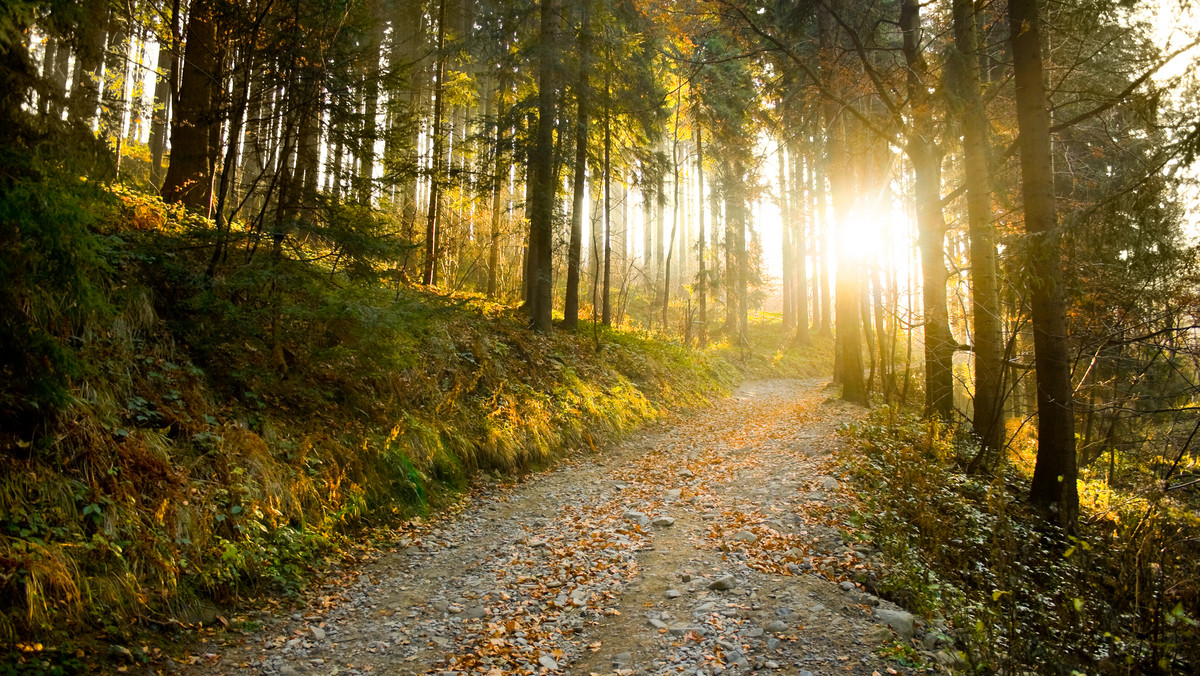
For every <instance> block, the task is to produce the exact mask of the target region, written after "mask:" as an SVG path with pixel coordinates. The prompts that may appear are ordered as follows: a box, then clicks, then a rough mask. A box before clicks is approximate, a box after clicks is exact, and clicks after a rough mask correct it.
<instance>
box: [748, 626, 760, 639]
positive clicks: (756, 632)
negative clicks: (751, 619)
mask: <svg viewBox="0 0 1200 676" xmlns="http://www.w3.org/2000/svg"><path fill="white" fill-rule="evenodd" d="M762 635H763V630H762V629H759V628H758V627H753V628H751V629H750V630H748V631H747V632H746V636H748V637H750V638H758V637H759V636H762Z"/></svg>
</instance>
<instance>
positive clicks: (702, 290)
mask: <svg viewBox="0 0 1200 676" xmlns="http://www.w3.org/2000/svg"><path fill="white" fill-rule="evenodd" d="M703 135H704V130H703V129H702V128H701V127H700V120H699V119H697V120H696V184H697V190H696V201H697V205H696V206H697V208H696V217H697V220H698V223H697V225H698V230H699V236H698V237H697V238H696V266H697V267H698V268H699V272H698V273H697V274H696V290H697V291H698V292H699V294H700V298H699V302H700V335H699V336H698V341H699V343H700V347H701V348H703V347H705V346H706V345H707V344H708V271H707V270H706V269H705V262H704V140H703Z"/></svg>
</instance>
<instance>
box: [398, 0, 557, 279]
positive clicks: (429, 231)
mask: <svg viewBox="0 0 1200 676" xmlns="http://www.w3.org/2000/svg"><path fill="white" fill-rule="evenodd" d="M445 50H446V0H441V2H439V3H438V32H437V55H436V57H435V58H436V59H437V63H436V64H434V67H433V70H434V77H435V78H436V81H435V83H434V89H433V127H432V128H431V129H430V133H431V135H432V136H433V152H432V153H431V154H430V158H429V160H430V168H429V211H428V216H427V217H426V219H425V269H424V272H423V273H422V275H421V280H422V282H424V283H425V284H428V285H430V286H433V285H436V284H437V273H438V258H439V256H440V252H439V251H438V240H439V239H440V235H441V233H439V232H438V230H439V229H440V228H441V225H442V224H441V197H442V194H441V182H442V177H441V172H442V153H443V150H442V147H443V145H444V143H445V131H444V130H443V129H442V91H443V90H444V89H445V87H444V86H443V80H444V79H445V77H446V51H445ZM547 152H549V149H547ZM547 161H549V158H547Z"/></svg>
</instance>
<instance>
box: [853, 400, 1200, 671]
mask: <svg viewBox="0 0 1200 676" xmlns="http://www.w3.org/2000/svg"><path fill="white" fill-rule="evenodd" d="M847 434H848V435H850V436H851V437H852V439H853V440H854V441H855V443H854V444H851V445H849V447H848V448H847V449H846V450H844V451H843V454H842V461H843V462H845V463H846V464H847V466H848V467H849V468H850V470H851V473H852V476H853V477H854V478H853V480H854V483H855V484H856V486H857V488H858V491H857V493H858V495H859V496H860V498H861V500H862V513H861V515H860V517H861V518H862V520H863V521H864V522H865V525H866V526H867V527H868V528H869V529H870V531H871V533H872V536H873V537H874V538H875V540H876V541H877V544H878V545H879V546H880V548H881V550H882V551H883V553H884V555H885V557H886V558H887V560H888V562H889V567H888V569H887V570H886V571H885V575H884V576H883V578H882V579H881V581H880V583H879V584H880V589H879V590H878V591H879V592H880V593H881V594H882V595H884V596H885V597H888V598H891V599H893V600H895V601H896V602H897V603H899V604H900V605H902V606H905V607H907V608H909V609H910V610H912V611H914V612H917V613H920V614H922V615H924V616H926V617H929V618H936V619H941V618H945V619H948V620H950V622H951V624H952V625H953V626H954V628H955V632H956V634H957V639H958V644H959V645H960V646H962V647H963V648H964V650H965V653H966V655H965V656H966V657H967V658H968V659H969V661H970V662H971V664H972V665H973V668H974V669H975V670H977V671H979V672H983V673H989V672H996V671H999V672H1003V673H1019V672H1025V671H1030V670H1032V671H1034V672H1036V673H1064V674H1069V673H1187V672H1193V673H1194V670H1195V669H1196V668H1197V666H1200V631H1198V628H1197V627H1198V625H1197V623H1196V621H1195V619H1194V618H1196V617H1197V616H1198V614H1197V613H1198V610H1200V605H1198V604H1200V595H1198V590H1197V586H1196V580H1197V579H1200V543H1197V541H1196V538H1195V535H1194V534H1195V532H1196V527H1197V525H1198V524H1197V521H1198V519H1197V513H1196V512H1195V511H1194V508H1195V506H1194V505H1193V506H1190V507H1185V506H1184V505H1181V504H1180V503H1178V502H1176V501H1175V500H1173V499H1171V498H1170V497H1168V496H1167V495H1165V494H1163V493H1162V491H1160V490H1159V491H1156V490H1149V491H1147V490H1142V491H1138V492H1134V491H1121V490H1117V489H1112V488H1110V487H1108V486H1107V485H1105V484H1104V482H1103V480H1102V479H1097V480H1089V479H1085V480H1084V481H1083V482H1081V485H1080V492H1081V495H1083V496H1084V498H1083V505H1082V512H1081V518H1080V525H1079V527H1078V529H1077V531H1076V532H1075V533H1073V534H1065V533H1063V532H1061V531H1057V530H1054V529H1051V528H1049V527H1047V526H1046V525H1045V523H1044V522H1042V521H1041V520H1039V519H1038V518H1037V516H1036V515H1035V514H1034V513H1033V512H1032V511H1030V510H1029V509H1027V508H1026V506H1025V504H1024V497H1025V495H1026V493H1027V492H1028V482H1029V477H1028V476H1027V475H1026V473H1024V472H1023V471H1022V469H1021V468H1020V467H1019V466H1017V465H1011V464H1010V465H1007V466H1005V467H1004V468H1003V469H1002V470H1001V471H997V472H996V473H995V474H993V475H991V476H980V475H970V474H967V473H966V472H965V471H964V468H965V467H966V466H967V463H968V462H969V460H970V458H972V457H973V456H974V454H975V452H976V450H977V447H976V446H975V445H974V444H975V442H974V441H973V440H971V439H970V438H969V436H968V435H966V434H964V433H963V431H962V430H959V429H956V428H953V427H947V426H945V425H942V424H940V423H939V422H937V421H931V420H922V419H919V418H917V417H916V416H913V415H906V414H901V413H898V412H897V411H896V410H895V409H894V408H891V407H881V408H878V409H876V410H875V411H873V413H872V414H871V416H870V417H869V418H868V419H867V420H866V421H865V422H863V423H861V424H859V425H856V426H853V427H849V428H848V429H847ZM1017 455H1020V454H1017Z"/></svg>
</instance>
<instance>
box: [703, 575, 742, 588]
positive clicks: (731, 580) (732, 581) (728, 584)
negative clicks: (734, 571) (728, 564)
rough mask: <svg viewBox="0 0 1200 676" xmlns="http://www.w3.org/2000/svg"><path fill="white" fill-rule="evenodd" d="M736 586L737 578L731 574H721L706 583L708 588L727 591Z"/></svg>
mask: <svg viewBox="0 0 1200 676" xmlns="http://www.w3.org/2000/svg"><path fill="white" fill-rule="evenodd" d="M737 586H738V582H737V578H736V577H734V576H732V575H723V576H721V577H719V578H717V579H715V580H713V581H712V582H709V583H708V588H709V589H715V590H717V591H729V590H730V589H733V588H734V587H737Z"/></svg>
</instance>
